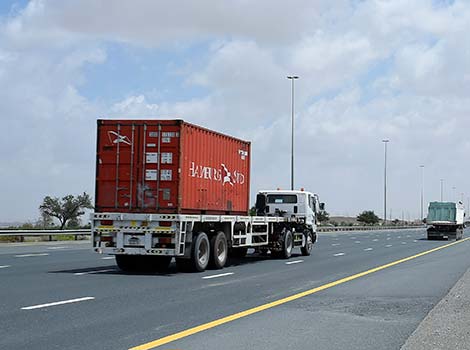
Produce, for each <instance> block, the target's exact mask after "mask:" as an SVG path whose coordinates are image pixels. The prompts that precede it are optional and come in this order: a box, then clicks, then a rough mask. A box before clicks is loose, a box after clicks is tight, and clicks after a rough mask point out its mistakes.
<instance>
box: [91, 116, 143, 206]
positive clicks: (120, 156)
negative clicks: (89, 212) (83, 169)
mask: <svg viewBox="0 0 470 350" xmlns="http://www.w3.org/2000/svg"><path fill="white" fill-rule="evenodd" d="M98 123H99V124H98V141H97V142H98V146H97V160H96V161H97V167H96V169H97V170H96V207H97V208H96V209H97V210H110V211H112V210H116V209H132V208H133V207H134V206H135V201H136V198H135V196H136V189H135V180H136V169H135V164H134V163H135V160H136V159H137V154H136V151H137V148H136V145H135V143H136V140H138V136H137V135H138V129H137V127H136V126H135V125H134V124H130V123H127V124H124V123H119V122H114V121H98Z"/></svg>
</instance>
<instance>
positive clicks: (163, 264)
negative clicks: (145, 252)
mask: <svg viewBox="0 0 470 350" xmlns="http://www.w3.org/2000/svg"><path fill="white" fill-rule="evenodd" d="M152 260H153V261H152V262H153V264H152V265H153V268H154V269H156V270H157V271H159V272H164V271H166V270H167V269H168V266H170V263H171V256H152Z"/></svg>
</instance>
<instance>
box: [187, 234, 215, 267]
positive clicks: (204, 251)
mask: <svg viewBox="0 0 470 350" xmlns="http://www.w3.org/2000/svg"><path fill="white" fill-rule="evenodd" d="M210 252H211V248H210V242H209V238H207V235H206V234H205V233H204V232H199V233H198V234H197V236H196V237H194V239H193V244H192V249H191V258H190V259H189V267H190V270H192V271H196V272H202V271H204V270H205V269H206V268H207V265H208V264H209V258H210Z"/></svg>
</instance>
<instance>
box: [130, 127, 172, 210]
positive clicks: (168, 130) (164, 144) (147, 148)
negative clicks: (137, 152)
mask: <svg viewBox="0 0 470 350" xmlns="http://www.w3.org/2000/svg"><path fill="white" fill-rule="evenodd" d="M179 139H180V132H179V126H178V124H176V123H168V122H163V123H158V122H149V123H145V124H144V125H142V136H141V147H142V152H141V154H142V160H141V164H142V170H141V172H140V175H141V176H140V178H141V181H140V182H139V183H138V184H137V197H138V199H139V205H140V207H141V208H142V209H143V210H144V211H147V212H152V211H159V212H175V210H176V207H177V205H178V203H177V198H178V180H179V179H178V164H179Z"/></svg>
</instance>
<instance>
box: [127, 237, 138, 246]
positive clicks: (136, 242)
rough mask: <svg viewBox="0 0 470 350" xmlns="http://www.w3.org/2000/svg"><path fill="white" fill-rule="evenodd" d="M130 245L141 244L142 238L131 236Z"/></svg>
mask: <svg viewBox="0 0 470 350" xmlns="http://www.w3.org/2000/svg"><path fill="white" fill-rule="evenodd" d="M129 245H140V239H138V238H137V237H131V238H129Z"/></svg>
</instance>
